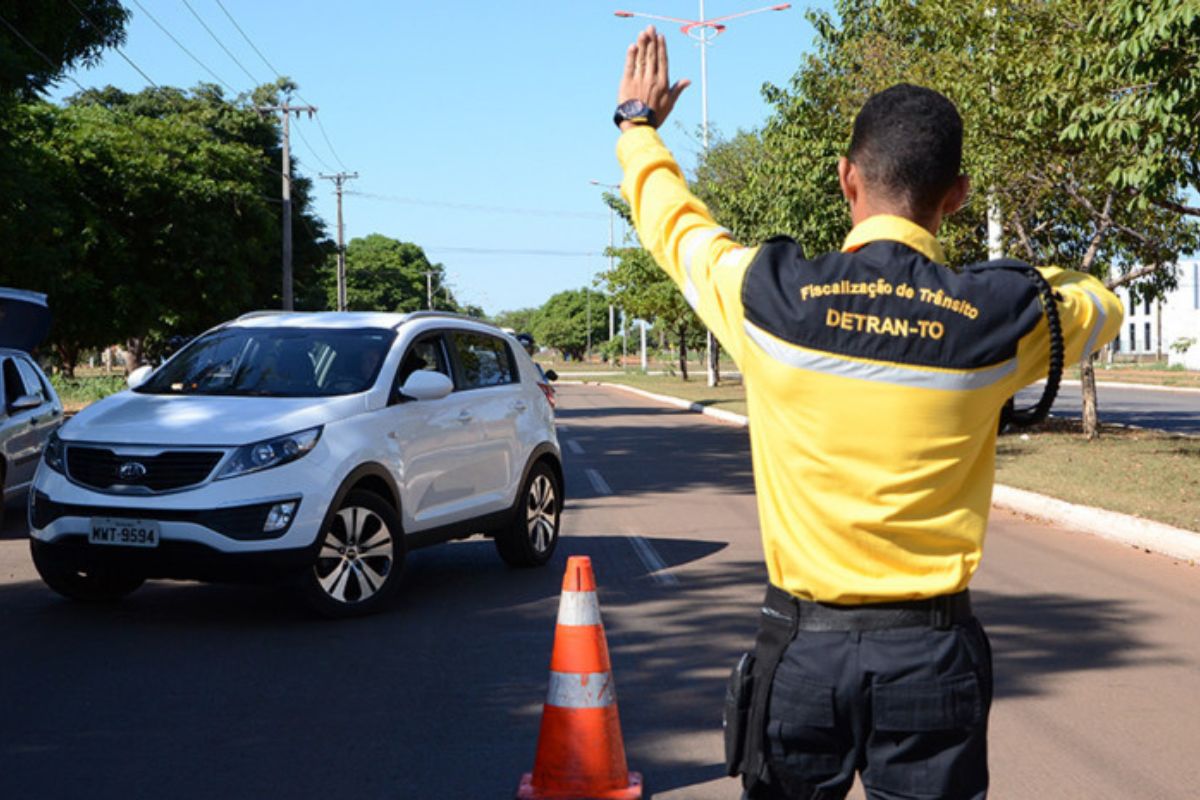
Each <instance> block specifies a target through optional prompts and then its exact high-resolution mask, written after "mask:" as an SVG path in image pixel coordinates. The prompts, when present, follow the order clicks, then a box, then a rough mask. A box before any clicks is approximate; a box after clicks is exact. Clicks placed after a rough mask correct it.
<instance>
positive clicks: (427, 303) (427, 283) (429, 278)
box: [425, 269, 433, 311]
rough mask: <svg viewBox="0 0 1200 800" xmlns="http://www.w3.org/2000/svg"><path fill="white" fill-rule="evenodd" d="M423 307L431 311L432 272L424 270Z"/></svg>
mask: <svg viewBox="0 0 1200 800" xmlns="http://www.w3.org/2000/svg"><path fill="white" fill-rule="evenodd" d="M425 307H426V308H428V309H429V310H430V311H433V270H431V269H427V270H425Z"/></svg>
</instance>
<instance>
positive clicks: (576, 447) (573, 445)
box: [567, 439, 583, 456]
mask: <svg viewBox="0 0 1200 800" xmlns="http://www.w3.org/2000/svg"><path fill="white" fill-rule="evenodd" d="M567 449H568V450H570V451H571V452H572V453H574V454H575V455H577V456H581V455H583V445H581V444H580V443H579V442H577V441H575V440H574V439H567Z"/></svg>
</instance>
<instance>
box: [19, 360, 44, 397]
mask: <svg viewBox="0 0 1200 800" xmlns="http://www.w3.org/2000/svg"><path fill="white" fill-rule="evenodd" d="M13 360H14V361H15V362H16V364H17V371H18V372H20V373H21V378H22V379H23V381H24V383H25V394H31V395H33V396H34V397H37V398H38V399H40V400H41V401H42V402H43V403H44V402H46V397H47V392H46V386H45V384H43V383H42V379H41V378H40V377H38V374H37V370H36V369H34V368H33V365H32V364H30V363H29V362H28V361H26V360H25V359H23V358H16V359H13Z"/></svg>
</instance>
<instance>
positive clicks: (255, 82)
mask: <svg viewBox="0 0 1200 800" xmlns="http://www.w3.org/2000/svg"><path fill="white" fill-rule="evenodd" d="M183 4H184V5H185V6H187V10H188V11H190V12H192V16H193V17H195V18H196V21H197V22H199V23H200V27H202V28H204V30H206V31H208V35H209V36H211V37H212V39H213V41H214V42H216V43H217V46H218V47H220V48H221V49H222V50H224V51H225V55H227V56H229V57H230V58H231V59H232V60H233V63H235V64H237V65H238V67H239V68H241V70H242V72H244V73H246V77H247V78H249V79H250V82H251V83H252V84H253V85H254V86H258V85H259V80H258V78H255V77H254V76H253V75H251V74H250V70H248V69H246V67H245V66H243V65H242V62H241V61H238V59H237V56H235V55H234V54H233V53H231V52H230V51H229V48H228V47H226V46H225V43H224V42H222V41H221V39H220V38H219V37H218V36H217V35H216V34H215V33H213V30H212V28H210V27H208V25H207V24H206V23H205V22H204V20H203V19H201V17H200V15H199V14H197V13H196V9H194V8H192V4H191V3H189V2H188V0H183Z"/></svg>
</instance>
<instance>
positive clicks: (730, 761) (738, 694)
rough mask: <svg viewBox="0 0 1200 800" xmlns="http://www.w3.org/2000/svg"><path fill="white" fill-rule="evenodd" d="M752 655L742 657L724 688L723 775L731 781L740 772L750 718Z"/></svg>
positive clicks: (752, 681)
mask: <svg viewBox="0 0 1200 800" xmlns="http://www.w3.org/2000/svg"><path fill="white" fill-rule="evenodd" d="M753 671H754V655H753V654H751V653H742V657H741V658H739V659H738V662H737V664H736V665H735V666H734V668H733V671H732V672H730V673H729V685H728V686H727V687H726V688H725V713H724V720H723V721H722V723H723V726H724V728H725V774H726V775H728V776H730V777H733V776H735V775H737V774H738V773H740V772H741V771H742V760H743V759H744V758H745V755H746V730H747V727H748V723H749V717H750V698H751V695H752V694H753V687H754V676H753Z"/></svg>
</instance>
